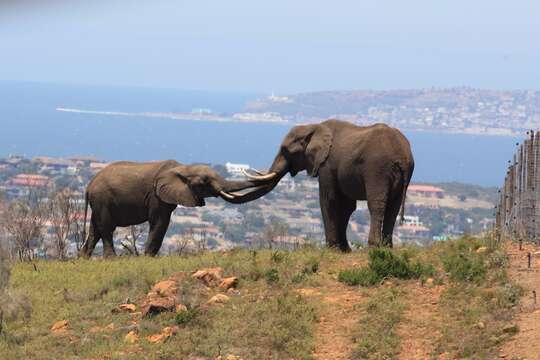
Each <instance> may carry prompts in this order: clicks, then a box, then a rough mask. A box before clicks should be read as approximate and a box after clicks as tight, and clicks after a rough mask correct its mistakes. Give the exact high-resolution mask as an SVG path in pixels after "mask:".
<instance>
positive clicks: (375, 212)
mask: <svg viewBox="0 0 540 360" xmlns="http://www.w3.org/2000/svg"><path fill="white" fill-rule="evenodd" d="M385 209H386V201H384V200H377V199H369V195H368V210H369V214H370V216H371V223H370V225H369V237H368V245H369V246H381V245H383V242H382V227H383V220H384V213H385Z"/></svg>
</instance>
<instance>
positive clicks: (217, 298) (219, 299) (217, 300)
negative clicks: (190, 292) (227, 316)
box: [206, 294, 230, 305]
mask: <svg viewBox="0 0 540 360" xmlns="http://www.w3.org/2000/svg"><path fill="white" fill-rule="evenodd" d="M229 300H230V298H229V297H228V296H227V295H225V294H217V295H214V296H213V297H212V298H211V299H210V300H208V302H207V303H206V304H208V305H215V304H225V303H228V302H229Z"/></svg>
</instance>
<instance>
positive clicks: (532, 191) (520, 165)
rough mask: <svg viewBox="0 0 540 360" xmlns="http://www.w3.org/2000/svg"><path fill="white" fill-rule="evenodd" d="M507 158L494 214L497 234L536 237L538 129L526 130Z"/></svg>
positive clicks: (539, 225)
mask: <svg viewBox="0 0 540 360" xmlns="http://www.w3.org/2000/svg"><path fill="white" fill-rule="evenodd" d="M527 135H528V138H527V139H526V140H525V141H524V142H523V143H522V144H520V145H519V147H518V149H517V151H516V153H515V154H514V158H513V160H509V161H508V162H509V166H508V170H507V172H506V177H505V179H504V185H503V186H502V188H501V189H500V190H499V191H500V198H499V204H498V205H497V211H496V217H495V230H496V232H497V233H498V235H499V236H501V235H503V236H509V237H513V238H516V239H527V240H530V241H535V242H538V241H539V240H540V132H536V133H535V132H534V131H532V130H531V131H528V132H527Z"/></svg>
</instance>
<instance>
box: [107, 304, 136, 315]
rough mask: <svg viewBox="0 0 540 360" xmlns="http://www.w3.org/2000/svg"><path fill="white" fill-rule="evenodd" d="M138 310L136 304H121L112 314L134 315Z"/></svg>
mask: <svg viewBox="0 0 540 360" xmlns="http://www.w3.org/2000/svg"><path fill="white" fill-rule="evenodd" d="M136 310H137V305H135V304H120V305H118V306H117V307H115V308H114V309H113V310H112V312H113V313H119V312H130V313H133V312H135V311H136Z"/></svg>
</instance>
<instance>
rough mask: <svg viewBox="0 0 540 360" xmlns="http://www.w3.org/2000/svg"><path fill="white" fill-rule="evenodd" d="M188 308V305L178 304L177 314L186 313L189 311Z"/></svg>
mask: <svg viewBox="0 0 540 360" xmlns="http://www.w3.org/2000/svg"><path fill="white" fill-rule="evenodd" d="M187 310H188V308H187V306H186V305H184V304H177V305H176V307H175V312H176V313H177V314H178V313H181V312H184V311H187Z"/></svg>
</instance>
